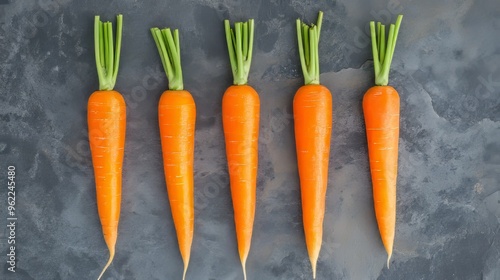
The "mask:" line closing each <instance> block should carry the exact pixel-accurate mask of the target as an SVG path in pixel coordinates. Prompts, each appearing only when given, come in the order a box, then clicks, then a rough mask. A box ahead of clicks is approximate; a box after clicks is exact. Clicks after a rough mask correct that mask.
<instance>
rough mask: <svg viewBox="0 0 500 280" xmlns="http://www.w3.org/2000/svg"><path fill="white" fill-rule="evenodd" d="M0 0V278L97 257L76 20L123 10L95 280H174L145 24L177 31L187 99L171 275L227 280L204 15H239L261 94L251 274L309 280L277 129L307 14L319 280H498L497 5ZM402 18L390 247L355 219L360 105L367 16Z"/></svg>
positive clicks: (223, 73) (228, 255)
mask: <svg viewBox="0 0 500 280" xmlns="http://www.w3.org/2000/svg"><path fill="white" fill-rule="evenodd" d="M367 2H368V1H362V0H357V1H347V0H345V1H335V2H333V1H322V2H321V3H317V2H316V1H302V0H301V1H299V0H293V1H284V0H274V1H273V0H261V1H242V0H239V1H229V0H227V1H212V0H210V1H209V0H187V1H132V0H124V1H97V0H87V1H78V2H77V1H70V0H57V1H41V0H40V1H34V0H26V1H21V0H0V24H1V28H0V50H1V53H0V81H1V82H0V182H1V184H0V185H1V188H0V201H1V203H0V228H2V229H3V230H2V231H0V232H1V234H2V235H1V242H0V252H1V255H0V260H1V263H2V270H1V272H0V279H42V280H44V279H96V278H97V276H98V274H99V272H100V270H101V268H102V267H103V265H104V264H105V262H106V260H107V257H108V252H107V249H106V246H105V243H104V241H103V238H102V233H101V230H100V224H99V220H98V217H97V211H96V203H95V188H94V182H93V180H94V179H93V172H92V169H91V164H90V157H89V149H88V141H87V137H86V132H85V131H86V127H87V125H86V101H87V99H88V97H89V95H90V93H91V92H93V91H94V90H96V89H97V86H98V83H97V75H96V71H95V66H94V57H93V55H94V54H93V15H95V14H100V15H101V16H102V17H103V18H104V19H111V20H114V16H115V15H116V14H117V13H123V14H124V24H125V25H124V34H123V50H122V60H121V61H122V64H121V67H120V73H119V77H118V81H117V86H116V89H117V90H119V91H120V92H122V93H123V95H124V97H125V99H126V101H127V103H128V114H127V120H128V123H127V129H128V130H127V142H126V154H125V165H124V174H123V179H124V185H123V201H122V212H121V220H120V230H119V233H120V234H119V240H118V245H117V254H116V258H115V261H114V263H113V265H112V266H111V267H110V269H109V270H108V272H107V273H106V275H105V279H148V280H149V279H181V275H182V272H181V259H180V256H179V253H178V248H177V244H176V237H175V232H174V226H173V223H172V218H171V214H170V210H169V203H168V200H167V194H166V191H165V183H164V178H163V173H162V162H161V157H160V141H159V136H158V134H159V132H158V121H157V110H156V106H157V103H158V99H159V96H160V94H161V92H162V91H163V90H164V89H166V88H167V81H166V78H165V77H164V75H163V73H162V69H161V68H160V62H159V56H158V53H157V51H156V48H155V46H154V42H153V39H152V38H151V35H150V33H149V30H148V29H149V28H150V27H153V26H160V27H163V26H169V27H174V28H179V29H180V32H181V44H182V59H183V67H184V77H185V86H186V88H187V89H189V90H190V91H191V92H192V94H193V95H194V98H195V101H196V103H197V105H198V116H197V129H196V153H195V169H196V171H195V172H196V173H195V183H196V219H195V238H194V243H193V250H192V259H191V265H190V269H189V271H188V275H187V276H188V277H187V279H200V280H201V279H203V280H205V279H206V280H212V279H231V280H232V279H243V276H242V273H241V268H240V264H239V260H238V257H237V250H236V240H235V235H234V225H233V214H232V208H231V200H230V194H229V187H228V178H227V169H226V165H225V154H224V142H223V137H222V127H221V98H222V94H223V92H224V90H225V88H226V87H227V86H228V85H230V83H231V81H232V79H231V76H230V75H231V73H230V70H229V60H228V55H227V51H226V45H225V41H224V40H225V39H224V35H223V25H222V20H223V19H226V18H230V19H231V20H233V21H234V20H244V19H247V18H249V17H252V18H255V19H256V35H255V48H254V50H255V52H254V61H253V65H252V69H251V74H250V83H251V84H252V85H254V86H255V88H256V89H257V90H258V92H259V93H260V96H261V101H262V112H261V136H260V140H259V149H260V155H259V160H260V164H259V179H258V190H257V211H256V220H255V229H254V237H253V244H252V245H253V246H252V250H251V252H250V256H249V259H248V263H247V268H248V275H249V279H311V278H312V277H311V269H310V265H309V261H308V257H307V253H306V249H305V245H304V236H303V230H302V227H301V211H300V193H299V185H298V180H297V179H298V176H297V166H296V161H295V160H296V156H295V150H294V138H293V120H292V118H291V105H292V98H293V95H294V93H295V91H296V90H297V88H298V87H299V86H300V85H301V83H302V78H301V72H300V67H299V60H298V56H297V48H296V37H295V36H296V35H295V30H294V28H295V25H294V20H295V19H296V18H298V17H301V18H303V19H306V20H307V21H314V20H315V18H316V13H317V11H318V10H320V9H321V10H323V11H324V12H325V17H324V25H323V26H324V27H323V32H322V38H321V42H320V63H321V71H322V73H323V74H322V75H321V79H322V82H323V83H324V84H325V85H326V86H327V87H328V88H330V89H331V91H332V94H333V99H334V125H333V135H332V141H333V142H332V147H331V148H332V150H331V151H332V152H331V167H330V172H329V175H330V178H329V189H328V193H327V195H328V196H327V213H326V218H325V224H324V228H325V234H324V240H323V242H324V243H323V247H322V251H321V255H320V259H319V263H318V277H317V279H485V280H498V279H500V184H499V183H500V175H499V170H500V103H499V97H500V67H499V65H500V40H499V38H500V37H499V35H500V5H499V4H498V1H497V0H488V1H486V0H485V1H473V0H453V1H430V0H426V1H410V0H400V1H398V0H394V1H389V3H386V1H370V3H369V4H368V3H367ZM399 12H401V13H403V14H404V15H405V18H404V20H403V24H402V27H401V33H400V38H399V41H398V45H397V49H396V54H395V57H394V61H393V67H392V72H391V77H390V84H391V85H393V86H394V87H395V88H396V89H397V90H398V91H399V92H400V94H401V105H402V111H401V136H400V156H399V163H400V164H399V178H398V197H397V201H398V208H397V209H398V210H397V214H398V216H397V231H396V240H395V252H394V256H393V260H392V263H391V267H390V269H387V268H386V267H385V266H384V265H385V258H386V254H385V251H384V249H383V247H382V244H381V241H380V238H379V236H378V231H377V227H376V222H375V217H374V213H373V203H372V198H371V195H372V191H371V186H370V178H369V169H368V161H367V151H366V140H365V132H364V128H363V119H362V112H361V98H362V96H363V94H364V92H365V91H366V90H367V89H368V88H369V87H370V86H371V85H372V84H373V70H372V69H373V67H372V62H371V50H370V48H369V46H368V44H369V39H368V36H367V35H366V34H367V27H368V21H369V20H371V19H381V20H383V21H384V22H388V21H389V18H390V19H392V20H395V15H396V14H397V13H399ZM8 165H15V166H16V170H17V177H16V180H17V201H16V202H17V208H16V211H17V216H18V219H19V220H18V227H17V236H16V238H17V257H18V266H19V267H18V268H17V272H16V273H15V274H14V273H10V272H7V270H6V268H7V264H6V254H7V243H6V234H7V231H6V227H5V225H4V224H6V223H7V222H6V217H7V213H6V210H7V209H6V203H5V202H6V200H7V199H6V197H7V186H6V181H7V174H6V173H7V166H8Z"/></svg>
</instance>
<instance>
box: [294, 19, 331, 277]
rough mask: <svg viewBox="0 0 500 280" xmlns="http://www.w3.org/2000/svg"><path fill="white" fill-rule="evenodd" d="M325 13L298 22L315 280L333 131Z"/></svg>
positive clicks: (298, 115) (304, 178) (297, 115)
mask: <svg viewBox="0 0 500 280" xmlns="http://www.w3.org/2000/svg"><path fill="white" fill-rule="evenodd" d="M322 19H323V13H322V12H321V11H320V12H319V15H318V21H317V24H316V25H314V24H313V25H311V26H308V25H307V24H305V23H302V22H301V21H300V19H297V37H298V44H299V56H300V63H301V65H302V72H303V75H304V83H305V85H304V86H302V87H300V88H299V90H298V91H297V93H296V94H295V97H294V99H293V119H294V127H295V143H296V148H297V163H298V169H299V178H300V192H301V197H302V215H303V223H304V234H305V238H306V245H307V251H308V254H309V260H310V261H311V266H312V271H313V278H316V263H317V261H318V256H319V252H320V250H321V243H322V239H323V218H324V216H325V200H326V188H327V182H328V161H329V156H330V138H331V131H332V94H331V93H330V91H329V90H328V88H326V87H324V86H322V85H321V84H320V82H319V75H320V73H319V56H318V43H319V35H320V31H321V22H322Z"/></svg>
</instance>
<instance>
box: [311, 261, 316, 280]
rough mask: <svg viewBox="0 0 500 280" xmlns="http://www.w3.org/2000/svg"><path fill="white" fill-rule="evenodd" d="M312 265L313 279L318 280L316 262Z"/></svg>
mask: <svg viewBox="0 0 500 280" xmlns="http://www.w3.org/2000/svg"><path fill="white" fill-rule="evenodd" d="M311 264H312V270H313V279H316V262H314V264H313V263H311Z"/></svg>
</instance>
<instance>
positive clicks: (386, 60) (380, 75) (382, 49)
mask: <svg viewBox="0 0 500 280" xmlns="http://www.w3.org/2000/svg"><path fill="white" fill-rule="evenodd" d="M402 19H403V15H399V16H398V18H397V20H396V24H391V25H390V26H389V33H388V34H387V44H386V41H385V35H386V34H385V26H384V25H382V24H381V23H380V22H378V23H377V27H375V22H373V21H371V22H370V33H371V39H372V53H373V68H374V70H375V84H376V85H378V86H386V85H387V84H388V83H389V72H390V68H391V63H392V58H393V56H394V50H395V49H396V41H397V38H398V34H399V27H400V26H401V20H402Z"/></svg>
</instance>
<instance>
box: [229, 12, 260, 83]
mask: <svg viewBox="0 0 500 280" xmlns="http://www.w3.org/2000/svg"><path fill="white" fill-rule="evenodd" d="M224 28H225V31H226V41H227V48H228V51H229V60H230V61H231V69H232V71H233V79H234V81H233V83H234V84H235V85H246V84H247V82H248V73H249V72H250V64H252V49H253V33H254V20H253V19H249V20H248V21H247V22H236V23H235V24H234V29H232V28H231V25H230V23H229V20H227V19H226V20H225V21H224Z"/></svg>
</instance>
